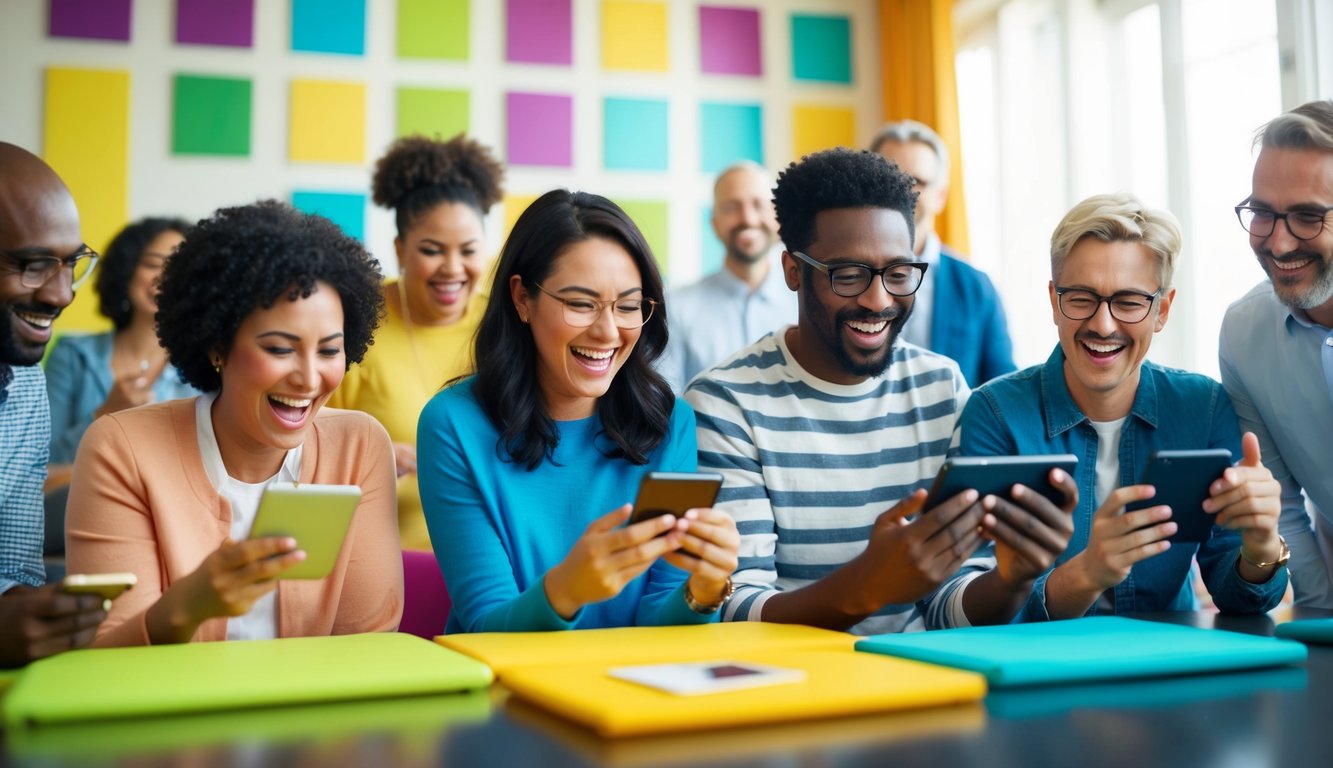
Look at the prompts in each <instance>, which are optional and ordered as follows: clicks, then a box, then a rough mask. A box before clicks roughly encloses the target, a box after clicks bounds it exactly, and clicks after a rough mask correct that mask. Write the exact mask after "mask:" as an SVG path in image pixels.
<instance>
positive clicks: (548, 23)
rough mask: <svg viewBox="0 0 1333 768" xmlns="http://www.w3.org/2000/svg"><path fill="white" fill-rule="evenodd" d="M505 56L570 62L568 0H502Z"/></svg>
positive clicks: (570, 10) (571, 28)
mask: <svg viewBox="0 0 1333 768" xmlns="http://www.w3.org/2000/svg"><path fill="white" fill-rule="evenodd" d="M505 21H506V24H505V27H506V30H507V31H506V33H505V59H506V60H508V61H518V62H527V63H531V64H566V65H568V64H573V63H574V9H573V7H572V3H571V0H506V2H505Z"/></svg>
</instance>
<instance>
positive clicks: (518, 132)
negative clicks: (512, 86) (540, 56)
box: [505, 92, 574, 168]
mask: <svg viewBox="0 0 1333 768" xmlns="http://www.w3.org/2000/svg"><path fill="white" fill-rule="evenodd" d="M505 105H506V107H507V109H506V110H505V111H506V115H507V117H508V128H509V130H508V135H509V141H508V144H507V148H508V157H507V158H506V159H507V160H508V162H509V163H510V164H511V165H547V166H558V167H562V168H570V167H572V166H573V165H574V98H573V97H572V96H559V95H556V94H549V93H512V92H511V93H508V94H506V95H505Z"/></svg>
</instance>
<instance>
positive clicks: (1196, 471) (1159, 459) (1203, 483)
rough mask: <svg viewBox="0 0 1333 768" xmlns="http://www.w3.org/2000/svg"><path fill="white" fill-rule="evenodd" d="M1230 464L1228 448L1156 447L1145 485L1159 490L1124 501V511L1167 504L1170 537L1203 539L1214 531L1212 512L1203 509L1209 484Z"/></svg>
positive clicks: (1169, 539)
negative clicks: (1173, 526)
mask: <svg viewBox="0 0 1333 768" xmlns="http://www.w3.org/2000/svg"><path fill="white" fill-rule="evenodd" d="M1230 466H1231V452H1230V451H1228V450H1226V449H1225V448H1210V449H1204V450H1196V451H1155V452H1154V453H1153V454H1152V456H1151V457H1150V458H1149V459H1148V467H1147V469H1145V470H1144V473H1143V483H1142V484H1143V485H1151V486H1153V488H1155V489H1156V490H1157V493H1156V494H1155V495H1154V496H1153V497H1152V498H1151V499H1146V500H1144V501H1136V502H1132V503H1130V504H1127V505H1125V511H1126V512H1131V511H1133V510H1136V509H1147V508H1148V507H1156V506H1160V505H1163V504H1165V505H1166V506H1168V507H1171V522H1173V523H1175V524H1176V532H1175V533H1174V534H1173V535H1171V536H1170V537H1169V538H1168V539H1167V541H1179V542H1190V543H1201V542H1204V541H1207V540H1208V537H1209V536H1211V535H1212V532H1213V519H1214V518H1213V516H1212V515H1210V514H1208V513H1207V512H1204V511H1203V502H1204V501H1205V500H1206V499H1207V498H1208V497H1209V495H1210V492H1209V490H1208V488H1209V486H1211V485H1212V484H1213V482H1214V481H1216V480H1217V479H1218V478H1219V477H1221V476H1222V473H1223V472H1225V471H1226V470H1227V467H1230Z"/></svg>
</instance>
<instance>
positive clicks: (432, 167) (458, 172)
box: [370, 133, 504, 236]
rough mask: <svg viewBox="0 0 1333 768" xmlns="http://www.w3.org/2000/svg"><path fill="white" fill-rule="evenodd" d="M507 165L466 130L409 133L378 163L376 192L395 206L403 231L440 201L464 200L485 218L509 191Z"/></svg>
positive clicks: (380, 202)
mask: <svg viewBox="0 0 1333 768" xmlns="http://www.w3.org/2000/svg"><path fill="white" fill-rule="evenodd" d="M503 182H504V166H503V165H501V164H500V161H498V160H496V159H495V156H494V155H493V154H491V150H490V149H488V148H487V147H486V146H485V145H484V144H482V143H480V142H478V141H474V140H472V139H469V138H467V137H466V136H465V135H463V134H461V133H460V134H458V135H457V136H455V137H453V138H452V139H449V140H448V141H436V140H435V139H429V138H426V137H425V136H405V137H403V138H401V139H399V140H397V141H395V142H394V143H393V144H391V145H390V146H389V150H388V151H387V152H385V153H384V157H381V158H380V159H379V161H377V162H376V163H375V175H374V177H373V178H372V180H371V184H370V191H371V196H372V198H373V199H374V201H375V204H376V205H379V206H382V207H384V208H391V209H393V211H394V218H395V219H396V221H397V224H398V234H399V236H402V235H404V234H406V233H407V230H408V229H410V228H411V227H412V224H413V223H414V222H415V221H416V220H417V218H418V217H419V216H421V215H422V214H423V213H425V212H426V211H429V210H431V209H432V208H434V207H435V206H437V205H439V204H440V203H463V204H464V205H467V206H469V207H471V208H472V209H473V210H475V211H476V212H477V216H478V217H479V218H482V219H484V218H485V217H486V212H487V211H489V210H490V208H491V206H493V205H495V204H496V203H497V202H499V201H500V198H501V197H502V196H503V195H504V189H503V187H502V184H503Z"/></svg>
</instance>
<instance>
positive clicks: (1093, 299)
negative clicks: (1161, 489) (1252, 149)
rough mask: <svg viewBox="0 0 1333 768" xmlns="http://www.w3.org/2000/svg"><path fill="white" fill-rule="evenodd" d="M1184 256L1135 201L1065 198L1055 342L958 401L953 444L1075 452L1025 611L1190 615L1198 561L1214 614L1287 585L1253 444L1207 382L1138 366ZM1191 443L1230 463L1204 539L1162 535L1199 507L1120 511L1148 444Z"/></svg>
mask: <svg viewBox="0 0 1333 768" xmlns="http://www.w3.org/2000/svg"><path fill="white" fill-rule="evenodd" d="M1179 253H1180V228H1179V226H1178V225H1177V224H1176V220H1175V218H1174V217H1173V216H1172V215H1171V214H1170V213H1169V212H1167V211H1160V210H1154V209H1151V208H1146V207H1144V206H1143V205H1142V204H1141V203H1140V202H1139V201H1138V200H1137V199H1135V198H1134V197H1133V196H1132V195H1127V194H1118V195H1096V196H1094V197H1090V198H1088V199H1087V200H1084V201H1083V202H1081V203H1079V204H1078V205H1076V206H1074V208H1073V209H1072V210H1071V211H1069V213H1068V214H1066V215H1065V217H1064V219H1063V220H1062V221H1061V222H1060V224H1059V226H1057V227H1056V229H1055V233H1054V234H1053V235H1052V236H1051V280H1050V283H1049V284H1048V291H1049V294H1050V300H1051V316H1052V318H1053V319H1054V321H1055V325H1056V327H1057V328H1058V329H1059V335H1060V343H1059V345H1058V346H1056V348H1055V351H1054V352H1052V353H1051V356H1050V358H1049V359H1048V360H1047V361H1046V362H1045V363H1044V364H1041V365H1036V366H1033V367H1031V368H1027V369H1025V370H1022V371H1019V372H1018V373H1015V374H1013V375H1012V376H1007V377H1005V378H1003V379H1000V380H997V381H993V382H991V383H989V384H987V385H985V386H983V387H981V388H980V389H977V390H976V391H975V392H973V393H972V398H971V400H969V401H968V404H967V407H966V408H965V409H964V410H963V415H962V417H961V419H960V420H959V426H958V429H959V443H958V448H957V449H956V451H954V453H958V454H961V455H964V456H1009V455H1020V454H1050V453H1071V454H1074V455H1075V456H1077V457H1078V458H1079V464H1078V468H1077V469H1076V470H1075V475H1076V478H1075V479H1076V481H1077V483H1078V489H1079V504H1078V507H1077V508H1076V509H1075V510H1074V535H1073V538H1072V539H1071V540H1070V542H1069V547H1068V548H1067V549H1066V550H1065V551H1064V554H1062V555H1060V557H1059V558H1057V560H1056V564H1055V567H1054V568H1053V569H1051V570H1050V571H1049V572H1047V573H1046V574H1044V575H1042V576H1041V577H1039V578H1038V579H1037V583H1036V585H1035V586H1034V587H1033V589H1032V594H1031V597H1030V598H1029V599H1028V603H1027V605H1026V607H1025V608H1024V611H1023V613H1022V616H1023V618H1024V619H1025V620H1030V621H1031V620H1042V619H1063V618H1073V617H1076V616H1083V615H1087V614H1095V613H1116V614H1119V613H1126V612H1134V611H1163V610H1193V609H1196V608H1197V607H1198V605H1197V601H1196V599H1195V595H1194V590H1193V586H1192V584H1191V579H1190V564H1191V562H1192V561H1193V560H1194V559H1195V557H1196V556H1197V558H1198V562H1199V569H1200V572H1201V573H1202V575H1203V581H1204V584H1205V585H1206V586H1207V588H1208V591H1209V593H1210V594H1211V595H1212V597H1213V601H1214V602H1215V603H1216V604H1217V606H1218V607H1219V608H1221V609H1222V610H1224V611H1230V612H1235V613H1263V612H1264V611H1267V610H1269V609H1271V608H1273V607H1274V606H1276V605H1277V603H1278V601H1279V600H1281V599H1282V595H1283V593H1284V592H1285V591H1286V587H1287V573H1286V568H1285V565H1284V561H1283V560H1282V558H1281V553H1282V550H1283V546H1282V543H1281V537H1279V536H1278V534H1277V521H1278V508H1279V505H1278V485H1277V483H1276V482H1275V481H1274V480H1273V476H1272V474H1271V473H1270V472H1269V471H1268V469H1267V468H1265V467H1264V466H1263V464H1262V462H1261V461H1260V454H1259V441H1258V439H1257V438H1256V437H1255V435H1253V434H1246V435H1245V436H1244V437H1243V438H1242V436H1241V433H1240V430H1239V428H1238V427H1237V423H1236V412H1235V411H1234V410H1233V409H1232V407H1231V401H1230V400H1229V399H1228V398H1227V395H1226V392H1225V391H1223V390H1222V387H1221V386H1220V385H1219V384H1218V383H1217V382H1215V381H1213V380H1212V379H1210V378H1208V377H1206V376H1202V375H1199V374H1194V373H1187V372H1185V371H1179V370H1174V369H1170V368H1163V367H1162V366H1159V365H1156V364H1154V363H1151V362H1148V361H1147V360H1146V359H1145V356H1146V355H1147V354H1148V348H1149V346H1150V345H1151V344H1152V340H1153V336H1154V335H1156V334H1157V333H1158V332H1159V331H1161V330H1162V328H1164V327H1165V326H1166V321H1167V318H1168V316H1169V315H1170V312H1171V303H1172V301H1173V300H1174V299H1175V295H1176V291H1175V289H1174V288H1172V287H1171V277H1172V271H1173V268H1174V266H1175V260H1176V257H1177V256H1178V254H1179ZM1200 448H1226V449H1227V450H1229V451H1230V452H1231V455H1232V458H1233V459H1236V458H1239V459H1240V462H1239V463H1238V464H1236V465H1235V466H1232V467H1230V468H1228V469H1227V470H1225V472H1224V473H1223V475H1222V477H1220V478H1218V479H1217V480H1216V481H1215V482H1213V483H1212V485H1211V486H1209V492H1210V494H1211V495H1210V496H1209V498H1208V500H1207V501H1205V502H1204V506H1203V512H1204V513H1206V514H1209V515H1211V516H1212V527H1211V530H1210V531H1209V532H1208V534H1207V537H1206V539H1205V540H1204V541H1203V542H1202V543H1201V544H1196V543H1188V542H1183V541H1176V542H1171V541H1168V540H1167V539H1168V538H1169V537H1170V536H1172V535H1173V534H1174V533H1176V531H1177V529H1178V527H1179V524H1178V522H1177V519H1178V518H1177V516H1181V517H1183V516H1186V515H1194V514H1199V510H1197V509H1193V510H1191V509H1172V508H1170V507H1168V506H1165V505H1163V504H1157V505H1154V506H1147V507H1146V508H1141V509H1135V510H1133V511H1126V507H1127V506H1135V502H1141V501H1144V500H1147V499H1152V498H1153V496H1154V494H1155V489H1154V488H1153V487H1152V486H1148V485H1138V483H1139V482H1141V479H1142V478H1143V476H1144V471H1145V469H1146V468H1147V466H1148V462H1149V458H1150V456H1151V455H1152V454H1153V453H1154V452H1156V451H1161V450H1190V449H1200Z"/></svg>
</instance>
